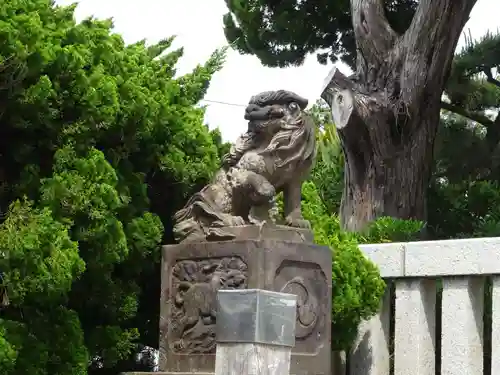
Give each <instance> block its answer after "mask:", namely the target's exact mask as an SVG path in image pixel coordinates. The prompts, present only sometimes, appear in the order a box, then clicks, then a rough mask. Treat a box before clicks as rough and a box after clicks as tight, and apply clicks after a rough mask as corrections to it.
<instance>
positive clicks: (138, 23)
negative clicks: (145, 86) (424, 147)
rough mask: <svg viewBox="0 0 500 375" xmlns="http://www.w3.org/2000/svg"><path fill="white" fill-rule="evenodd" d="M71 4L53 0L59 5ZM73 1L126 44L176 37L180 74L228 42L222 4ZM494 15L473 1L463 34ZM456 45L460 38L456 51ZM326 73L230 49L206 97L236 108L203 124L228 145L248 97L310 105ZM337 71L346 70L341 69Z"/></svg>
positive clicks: (490, 26) (491, 1)
mask: <svg viewBox="0 0 500 375" xmlns="http://www.w3.org/2000/svg"><path fill="white" fill-rule="evenodd" d="M332 1H334V0H332ZM74 2H75V1H74V0H56V3H58V4H64V5H68V4H71V3H74ZM78 3H79V5H78V8H77V11H76V17H77V19H79V20H80V19H82V18H84V17H87V16H90V15H93V16H95V17H97V18H109V17H112V18H113V19H114V23H115V30H116V32H118V33H120V34H122V35H123V37H124V39H125V41H126V42H127V43H133V42H136V41H138V40H141V39H147V40H148V41H149V42H151V43H154V42H156V41H158V40H160V39H163V38H165V37H169V36H171V35H177V39H176V41H175V43H174V47H175V48H177V47H181V46H182V47H184V52H185V54H184V57H183V58H182V59H181V60H180V62H179V65H178V71H179V73H181V74H182V73H185V72H188V71H190V70H191V69H193V68H194V66H196V65H197V64H199V63H203V62H204V61H206V60H207V59H208V57H209V56H210V54H211V53H212V52H213V51H214V50H215V49H216V48H219V47H221V46H224V45H226V44H227V42H226V39H225V37H224V32H223V30H222V15H223V14H224V13H226V5H225V2H224V0H182V1H180V0H141V1H136V0H80V1H78ZM499 14H500V1H499V0H478V2H477V4H476V6H475V8H474V10H473V11H472V14H471V18H470V20H469V22H468V23H467V25H466V27H465V29H464V30H468V29H470V30H471V33H472V36H473V38H479V37H480V36H482V35H484V33H485V32H486V31H487V30H492V31H496V30H497V29H499V28H500V21H499V20H498V15H499ZM461 45H463V37H462V38H461V42H460V44H459V48H460V46H461ZM330 69H331V66H322V65H320V64H318V63H317V61H316V57H315V56H311V57H309V58H308V59H307V60H306V62H305V64H304V65H303V66H301V67H298V68H286V69H277V68H273V69H271V68H265V67H263V66H262V65H261V64H260V62H259V60H258V59H257V58H256V57H253V56H241V55H239V54H238V53H237V52H235V51H232V50H231V51H229V54H228V57H227V62H226V64H225V66H224V68H223V69H222V71H220V72H219V73H217V74H216V75H215V76H214V78H213V80H212V83H211V85H210V89H209V91H208V94H207V96H206V99H208V100H213V101H221V102H227V103H233V104H237V105H223V104H215V103H205V104H209V106H208V108H207V112H206V116H205V121H206V123H208V124H209V126H210V127H211V128H214V127H219V128H220V129H221V132H222V135H223V137H224V138H225V140H227V141H233V140H234V139H235V138H236V137H237V136H238V135H239V134H240V133H242V132H243V131H245V129H246V123H245V121H244V120H243V111H244V105H245V103H247V102H248V99H249V98H250V96H252V95H254V94H256V93H258V92H260V91H264V90H276V89H288V90H292V91H295V92H296V93H297V94H299V95H302V96H304V97H306V98H308V99H309V101H310V103H314V101H315V100H316V99H317V98H318V97H319V95H320V90H321V86H322V84H323V80H324V78H325V77H326V75H327V74H328V72H329V70H330ZM340 69H341V70H343V71H344V70H346V69H347V68H346V67H345V65H344V66H343V67H340Z"/></svg>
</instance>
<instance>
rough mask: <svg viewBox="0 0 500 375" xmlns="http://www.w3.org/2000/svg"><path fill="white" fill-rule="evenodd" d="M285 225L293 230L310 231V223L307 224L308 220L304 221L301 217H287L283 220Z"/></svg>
mask: <svg viewBox="0 0 500 375" xmlns="http://www.w3.org/2000/svg"><path fill="white" fill-rule="evenodd" d="M285 223H286V225H289V226H291V227H294V228H303V229H311V223H310V222H309V220H306V219H304V218H303V217H292V216H288V217H287V218H286V219H285Z"/></svg>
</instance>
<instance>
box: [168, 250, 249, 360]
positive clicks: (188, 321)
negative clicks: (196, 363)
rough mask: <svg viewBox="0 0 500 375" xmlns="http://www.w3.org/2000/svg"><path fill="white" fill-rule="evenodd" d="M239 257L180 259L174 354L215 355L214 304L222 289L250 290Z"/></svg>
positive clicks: (174, 294)
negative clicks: (218, 292)
mask: <svg viewBox="0 0 500 375" xmlns="http://www.w3.org/2000/svg"><path fill="white" fill-rule="evenodd" d="M247 272H248V266H247V265H246V263H245V262H243V260H242V259H241V258H239V257H223V258H211V259H199V260H181V261H179V262H177V263H176V264H175V265H174V266H173V268H172V288H171V293H172V297H173V298H172V300H173V301H172V305H171V310H170V311H171V318H170V324H171V331H170V335H169V347H170V350H171V351H172V352H173V353H180V354H195V353H197V354H200V353H215V313H216V311H215V307H216V306H215V301H216V296H217V291H218V290H219V289H245V288H247Z"/></svg>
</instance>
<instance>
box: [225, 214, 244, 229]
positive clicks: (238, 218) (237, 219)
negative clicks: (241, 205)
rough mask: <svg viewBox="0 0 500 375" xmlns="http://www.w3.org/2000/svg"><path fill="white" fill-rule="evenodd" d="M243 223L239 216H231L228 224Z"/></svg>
mask: <svg viewBox="0 0 500 375" xmlns="http://www.w3.org/2000/svg"><path fill="white" fill-rule="evenodd" d="M245 224H246V222H245V219H243V218H242V217H241V216H232V217H231V220H230V224H229V225H230V226H233V227H239V226H241V225H245Z"/></svg>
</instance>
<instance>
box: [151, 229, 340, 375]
mask: <svg viewBox="0 0 500 375" xmlns="http://www.w3.org/2000/svg"><path fill="white" fill-rule="evenodd" d="M234 233H236V234H237V238H236V239H235V240H231V241H221V242H199V243H188V244H180V245H169V246H164V247H163V260H162V266H163V270H162V294H161V311H160V314H161V315H160V371H163V372H167V373H170V374H172V373H174V374H178V375H181V374H188V373H189V374H191V375H192V374H193V373H198V374H199V375H201V374H211V373H213V372H214V369H215V315H216V311H215V310H216V294H217V291H218V290H219V289H247V288H252V289H253V288H255V289H265V290H272V291H278V292H283V293H291V294H295V295H297V322H296V344H295V347H294V348H293V351H292V360H291V368H290V374H294V375H306V374H307V375H313V374H318V375H320V374H321V375H323V374H324V375H327V374H328V375H329V374H330V364H331V359H330V356H331V353H330V323H331V322H330V316H331V301H332V298H331V281H332V252H331V250H330V249H329V248H327V247H323V246H317V245H314V244H312V243H311V240H312V235H311V233H310V232H308V231H304V230H298V229H292V228H288V227H279V226H278V227H276V226H273V227H262V228H260V227H255V226H247V227H235V228H234Z"/></svg>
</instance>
